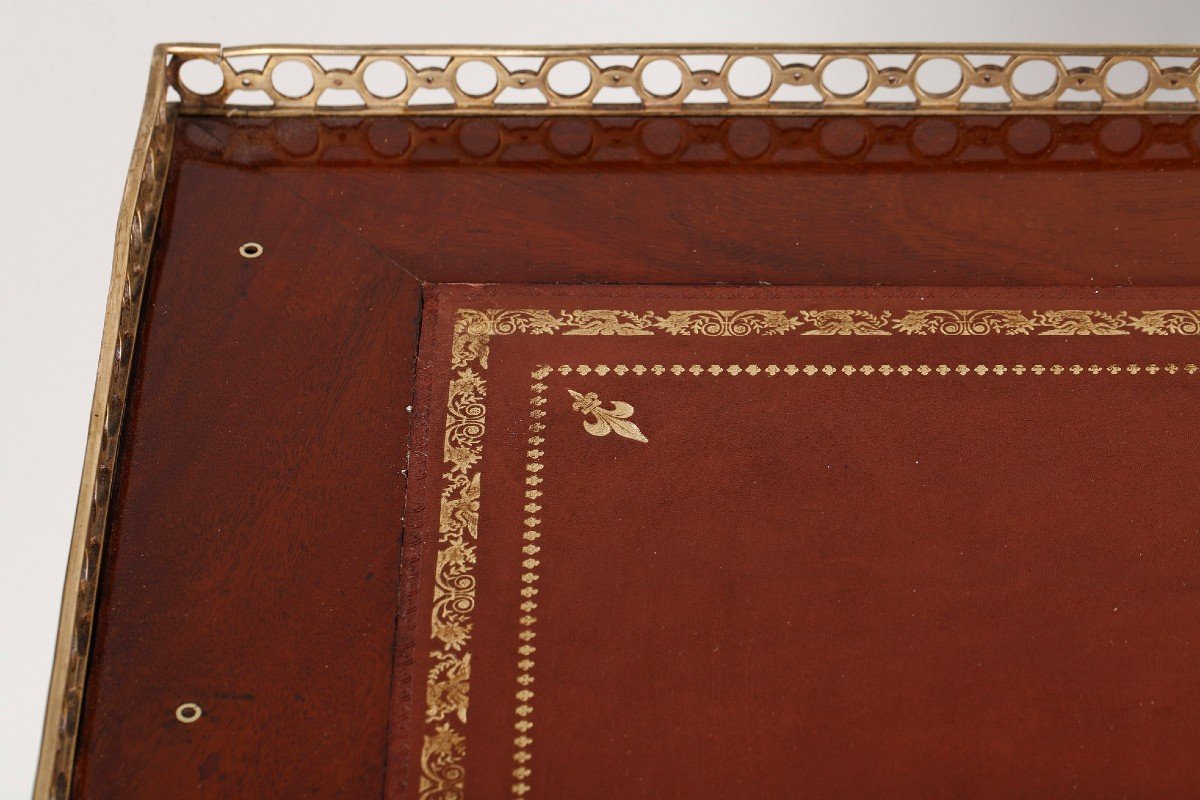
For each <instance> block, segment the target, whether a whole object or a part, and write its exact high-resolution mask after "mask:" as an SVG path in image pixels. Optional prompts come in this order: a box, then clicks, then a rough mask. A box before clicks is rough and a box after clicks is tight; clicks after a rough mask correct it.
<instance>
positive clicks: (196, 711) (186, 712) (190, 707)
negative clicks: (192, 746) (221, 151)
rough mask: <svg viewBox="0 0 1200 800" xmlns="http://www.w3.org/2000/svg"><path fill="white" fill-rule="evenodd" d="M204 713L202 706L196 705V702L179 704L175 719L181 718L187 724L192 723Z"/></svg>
mask: <svg viewBox="0 0 1200 800" xmlns="http://www.w3.org/2000/svg"><path fill="white" fill-rule="evenodd" d="M203 713H204V712H203V710H201V708H200V706H198V705H196V704H195V703H183V704H182V705H180V706H179V708H177V709H175V719H177V720H179V721H180V722H182V723H183V724H185V725H190V724H191V723H193V722H195V721H196V720H198V719H200V716H201V715H202V714H203Z"/></svg>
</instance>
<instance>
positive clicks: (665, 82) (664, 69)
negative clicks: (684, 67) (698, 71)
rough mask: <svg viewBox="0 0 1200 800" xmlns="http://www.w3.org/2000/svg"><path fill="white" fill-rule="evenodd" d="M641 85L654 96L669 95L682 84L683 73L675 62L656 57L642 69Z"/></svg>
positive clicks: (676, 90)
mask: <svg viewBox="0 0 1200 800" xmlns="http://www.w3.org/2000/svg"><path fill="white" fill-rule="evenodd" d="M642 86H644V87H645V88H646V91H648V92H649V93H650V94H652V95H654V96H655V97H670V96H671V95H673V94H675V93H676V92H678V91H679V87H680V86H683V73H682V72H680V71H679V67H678V66H676V64H675V62H673V61H668V60H667V59H665V58H658V59H655V60H654V61H651V62H650V63H649V64H647V65H646V68H645V69H644V70H642Z"/></svg>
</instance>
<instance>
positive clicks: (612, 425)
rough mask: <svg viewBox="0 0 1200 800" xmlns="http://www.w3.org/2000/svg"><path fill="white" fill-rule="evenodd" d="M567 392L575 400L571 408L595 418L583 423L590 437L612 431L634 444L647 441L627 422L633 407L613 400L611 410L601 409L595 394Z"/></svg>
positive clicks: (636, 428) (635, 426)
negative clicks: (631, 440) (632, 441)
mask: <svg viewBox="0 0 1200 800" xmlns="http://www.w3.org/2000/svg"><path fill="white" fill-rule="evenodd" d="M567 391H568V392H570V394H571V397H572V398H574V400H575V402H574V403H573V404H572V405H571V408H573V409H575V410H576V411H578V412H579V413H580V414H583V415H584V416H585V417H587V416H592V417H595V419H590V420H588V419H585V420H584V421H583V429H584V430H585V431H587V432H588V433H590V434H591V435H592V436H607V435H608V434H609V432H610V431H612V432H615V433H616V434H617V435H618V436H624V437H625V438H626V439H633V440H634V441H635V442H646V441H648V440H647V439H646V437H645V436H643V435H642V432H641V430H640V429H639V428H638V426H637V425H634V424H633V423H632V422H630V421H629V417H631V416H633V406H631V405H629V403H623V402H621V401H620V400H614V401H612V403H610V405H611V406H612V408H602V407H601V406H602V402H601V400H600V398H599V397H598V396H597V395H596V393H595V392H588V393H587V394H580V393H579V392H577V391H575V390H574V389H567Z"/></svg>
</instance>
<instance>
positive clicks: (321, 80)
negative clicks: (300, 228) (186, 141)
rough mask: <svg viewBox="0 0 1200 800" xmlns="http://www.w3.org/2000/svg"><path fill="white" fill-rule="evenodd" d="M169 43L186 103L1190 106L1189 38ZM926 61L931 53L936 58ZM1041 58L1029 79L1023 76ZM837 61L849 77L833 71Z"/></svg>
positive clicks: (529, 110)
mask: <svg viewBox="0 0 1200 800" xmlns="http://www.w3.org/2000/svg"><path fill="white" fill-rule="evenodd" d="M168 50H169V52H170V53H171V60H170V62H169V64H168V70H167V78H168V81H169V82H170V85H171V87H172V89H173V90H174V91H175V92H176V93H177V94H178V97H179V100H180V108H181V110H183V111H185V112H187V113H192V114H250V115H264V114H265V115H281V114H282V115H288V114H293V115H294V114H301V115H303V114H313V113H316V112H320V113H322V114H333V115H340V114H350V115H412V114H439V115H446V114H449V115H457V114H489V115H495V114H502V115H553V114H576V115H579V114H583V115H595V114H630V113H633V114H646V115H680V114H701V115H722V114H743V115H745V114H808V115H813V114H820V115H831V114H864V113H870V114H914V113H917V114H964V113H996V114H1008V113H1022V114H1029V113H1033V114H1072V113H1086V114H1095V113H1128V112H1130V111H1131V110H1136V111H1144V112H1168V113H1181V112H1194V111H1197V110H1200V48H1198V47H1195V46H1166V45H1164V46H1128V45H1053V44H840V45H828V44H826V45H814V44H754V45H746V44H672V45H578V46H569V47H499V46H484V45H478V46H436V45H434V46H402V45H386V46H368V45H359V46H354V45H347V46H317V45H250V46H245V47H229V48H221V47H220V46H218V45H172V46H169V47H168ZM197 59H199V60H203V61H207V62H210V63H212V64H215V65H216V66H217V67H219V78H216V79H215V80H214V84H215V85H214V86H213V87H212V88H211V89H210V90H209V91H208V92H207V93H203V94H202V93H201V88H206V87H198V86H197V87H192V86H189V84H188V81H187V80H185V79H183V78H181V69H182V68H183V67H184V66H185V65H186V64H187V63H188V62H189V61H194V60H197ZM934 62H940V63H939V64H938V65H937V66H935V65H934ZM285 65H287V66H285ZM1039 69H1040V71H1041V75H1040V76H1038V77H1023V76H1022V73H1029V72H1036V71H1037V70H1039ZM288 70H291V71H292V73H293V76H292V77H293V78H294V79H295V82H294V83H292V84H290V85H289V83H288V81H286V80H283V78H284V77H285V73H286V72H287V71H288ZM572 70H573V71H574V73H575V76H574V79H573V80H572V78H571V75H570V73H571V71H572ZM939 70H940V72H941V75H940V80H938V78H939V76H938V75H937V74H936V73H938V72H939ZM281 71H282V72H281ZM389 71H390V72H391V73H392V75H391V78H392V83H391V84H390V85H388V86H387V87H386V88H380V86H381V84H379V83H377V82H376V80H375V79H373V73H384V72H389ZM841 72H848V73H851V74H848V75H846V76H845V77H844V78H840V77H839V73H841ZM853 73H857V75H855V74H853ZM1122 73H1124V74H1122ZM955 75H957V79H956V80H955V79H954V76H955ZM214 77H215V76H214ZM948 77H949V80H947V78H948ZM1039 80H1040V83H1039V82H1038V81H1039Z"/></svg>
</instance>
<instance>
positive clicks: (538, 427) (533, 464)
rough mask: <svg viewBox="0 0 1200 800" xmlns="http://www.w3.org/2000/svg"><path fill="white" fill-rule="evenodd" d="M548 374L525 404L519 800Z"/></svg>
mask: <svg viewBox="0 0 1200 800" xmlns="http://www.w3.org/2000/svg"><path fill="white" fill-rule="evenodd" d="M548 374H550V368H549V367H546V366H543V367H538V368H537V369H536V370H534V371H533V374H532V377H533V380H534V383H533V385H532V386H530V389H529V391H530V394H531V395H532V396H531V397H530V398H529V405H530V406H532V408H530V409H529V437H528V438H527V439H526V440H525V441H526V443H527V444H528V445H529V449H528V450H526V451H525V458H526V459H527V460H526V463H525V472H526V473H527V474H526V476H525V485H526V486H527V487H528V488H526V490H525V500H526V503H525V506H524V509H523V510H524V511H525V513H526V514H528V516H527V517H525V519H524V520H523V524H524V528H525V530H524V533H522V534H521V538H522V539H524V540H525V544H524V545H523V546H522V547H521V553H522V554H523V555H524V559H522V561H521V569H522V572H521V606H520V608H521V617H520V619H519V623H520V624H519V628H518V631H517V693H516V700H517V708H516V717H517V718H516V722H514V724H513V729H514V730H515V731H516V737H515V738H514V739H513V745H514V747H515V748H516V749H515V750H514V751H513V771H512V776H513V780H514V783H513V785H512V793H513V797H516V798H523V797H524V796H525V795H526V794H527V793H528V792H529V791H530V786H529V783H528V779H529V776H530V775H531V774H533V771H532V768H531V767H530V763H529V762H530V761H531V760H532V759H533V754H532V753H531V752H530V749H529V748H530V746H531V745H532V744H533V737H532V736H530V731H531V730H532V729H533V720H532V719H530V717H531V716H532V715H533V681H534V678H533V668H534V666H535V661H534V660H533V656H534V654H535V653H536V652H537V646H536V645H535V644H534V643H533V640H534V638H535V637H536V636H537V633H536V632H535V631H534V630H533V626H534V625H535V624H536V623H537V617H535V616H534V612H535V611H537V607H538V606H537V600H536V599H535V598H536V596H537V587H536V586H534V583H536V582H537V579H538V573H537V568H538V565H539V563H540V562H539V561H538V560H537V554H538V553H539V552H541V547H539V546H538V544H537V540H538V539H539V538H541V535H542V533H541V531H540V530H538V526H540V525H541V524H542V521H541V519H539V518H538V516H537V514H538V512H539V511H541V510H542V506H541V505H540V504H539V503H538V500H539V499H540V498H541V496H542V491H541V489H539V488H538V487H539V486H540V485H541V483H542V477H541V476H540V475H539V474H538V473H539V472H541V471H542V468H543V467H544V465H543V464H542V457H543V456H544V455H545V452H544V451H543V450H542V449H541V447H542V445H543V444H544V443H545V441H546V440H545V439H544V438H543V437H542V435H541V434H542V432H543V431H544V430H545V429H546V426H545V424H544V423H543V422H542V420H543V419H544V418H545V416H546V411H545V410H544V409H543V408H542V406H544V405H545V404H546V397H545V392H546V389H547V386H546V384H544V383H542V381H541V379H542V378H544V377H546V376H547V375H548Z"/></svg>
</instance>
